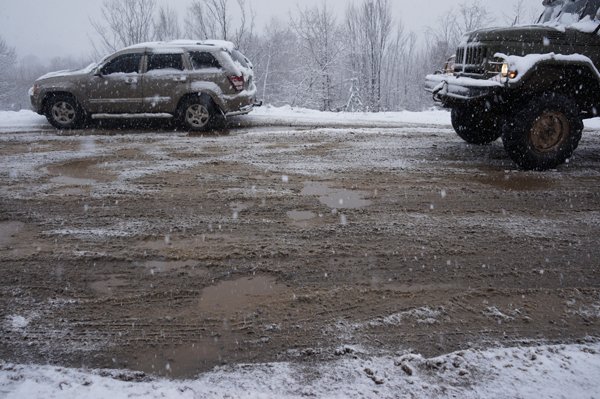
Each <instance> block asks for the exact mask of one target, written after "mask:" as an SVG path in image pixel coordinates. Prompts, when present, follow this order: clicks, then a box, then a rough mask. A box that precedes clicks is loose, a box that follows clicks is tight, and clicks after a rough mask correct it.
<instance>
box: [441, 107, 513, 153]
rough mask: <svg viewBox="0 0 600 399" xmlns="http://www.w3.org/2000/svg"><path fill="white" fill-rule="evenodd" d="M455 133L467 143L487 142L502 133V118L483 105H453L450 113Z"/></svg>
mask: <svg viewBox="0 0 600 399" xmlns="http://www.w3.org/2000/svg"><path fill="white" fill-rule="evenodd" d="M451 118H452V127H453V128H454V130H455V131H456V134H458V136H459V137H460V138H461V139H463V140H464V141H466V142H467V143H469V144H477V145H483V144H489V143H493V142H494V141H496V140H498V138H499V137H500V136H501V135H502V122H501V121H502V118H500V117H499V116H498V115H494V114H492V113H491V112H488V111H486V110H485V109H484V108H483V107H455V108H452V113H451Z"/></svg>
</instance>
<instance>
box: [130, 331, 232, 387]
mask: <svg viewBox="0 0 600 399" xmlns="http://www.w3.org/2000/svg"><path fill="white" fill-rule="evenodd" d="M224 345H229V346H231V343H228V342H222V341H221V340H217V339H211V338H206V339H201V340H198V342H194V343H189V344H185V345H179V346H168V347H164V348H152V347H149V348H148V350H145V351H143V352H139V353H136V354H135V355H134V359H133V360H129V361H128V366H129V367H131V368H133V369H135V370H140V371H143V372H146V373H150V374H153V375H158V376H163V377H172V378H192V377H194V376H196V375H197V374H198V373H200V372H201V371H203V370H207V369H211V368H212V367H214V365H215V363H218V362H219V361H220V360H221V358H222V353H223V352H224V351H223V350H222V347H223V346H224Z"/></svg>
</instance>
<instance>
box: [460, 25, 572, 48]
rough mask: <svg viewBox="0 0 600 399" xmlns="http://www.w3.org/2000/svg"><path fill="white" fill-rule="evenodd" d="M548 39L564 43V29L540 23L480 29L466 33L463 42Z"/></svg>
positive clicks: (538, 41)
mask: <svg viewBox="0 0 600 399" xmlns="http://www.w3.org/2000/svg"><path fill="white" fill-rule="evenodd" d="M547 40H550V41H552V43H555V44H563V43H564V44H566V43H567V35H566V33H565V32H564V31H562V30H559V29H556V28H553V27H550V26H542V25H530V26H521V27H508V28H491V29H481V30H477V31H474V32H470V33H467V34H466V35H465V37H464V39H463V43H464V42H465V41H466V42H468V43H472V42H487V43H498V42H521V43H541V44H543V43H544V42H545V41H547Z"/></svg>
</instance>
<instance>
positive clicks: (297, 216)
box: [287, 211, 317, 222]
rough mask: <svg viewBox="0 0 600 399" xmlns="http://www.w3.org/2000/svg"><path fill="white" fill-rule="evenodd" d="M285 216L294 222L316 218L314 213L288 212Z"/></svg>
mask: <svg viewBox="0 0 600 399" xmlns="http://www.w3.org/2000/svg"><path fill="white" fill-rule="evenodd" d="M287 216H288V217H289V218H290V219H292V220H294V221H296V222H304V221H307V220H311V219H314V218H316V217H317V215H316V214H315V213H314V212H310V211H289V212H288V213H287Z"/></svg>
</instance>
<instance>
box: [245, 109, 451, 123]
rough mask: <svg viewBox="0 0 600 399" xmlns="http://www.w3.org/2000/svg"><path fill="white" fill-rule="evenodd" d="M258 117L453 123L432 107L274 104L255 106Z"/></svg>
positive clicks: (301, 120)
mask: <svg viewBox="0 0 600 399" xmlns="http://www.w3.org/2000/svg"><path fill="white" fill-rule="evenodd" d="M249 117H250V118H253V119H256V120H257V121H258V120H271V121H282V122H283V121H285V122H287V123H289V124H293V123H327V124H346V125H351V124H370V125H373V127H377V125H378V124H384V125H385V124H389V123H393V124H399V123H404V124H406V123H415V124H431V125H450V113H449V112H448V111H445V110H429V111H422V112H410V111H402V112H377V113H368V112H323V111H316V110H312V109H306V108H293V107H290V106H289V105H286V106H283V107H273V106H270V105H266V106H264V107H259V108H255V109H254V111H252V113H251V114H250V115H249Z"/></svg>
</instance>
